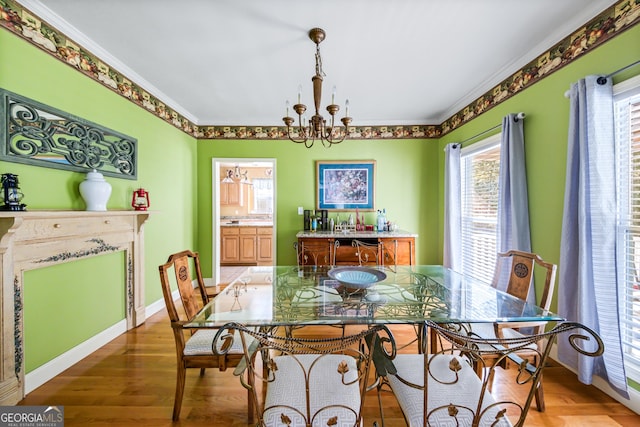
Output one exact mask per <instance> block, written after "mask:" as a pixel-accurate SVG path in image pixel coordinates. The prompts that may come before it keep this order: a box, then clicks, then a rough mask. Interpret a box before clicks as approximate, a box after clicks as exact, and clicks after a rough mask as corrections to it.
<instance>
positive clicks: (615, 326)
mask: <svg viewBox="0 0 640 427" xmlns="http://www.w3.org/2000/svg"><path fill="white" fill-rule="evenodd" d="M597 79H598V77H597V76H588V77H586V78H585V79H582V80H580V81H579V82H577V83H575V84H573V85H572V86H571V90H570V115H569V138H568V144H567V176H566V184H565V185H566V188H565V198H564V214H563V219H562V240H561V246H560V275H559V276H560V277H559V290H558V313H559V314H560V315H562V316H563V317H565V318H567V319H568V320H571V321H577V322H580V323H582V324H584V325H586V326H588V327H590V328H592V329H593V330H595V331H596V332H598V333H599V335H600V337H601V338H602V340H603V341H604V345H605V353H604V354H603V355H602V356H601V357H597V358H592V357H588V356H583V355H581V354H579V353H577V352H576V351H574V350H573V349H572V347H571V346H570V344H569V343H568V341H567V339H566V337H561V339H559V341H558V357H559V359H560V361H561V362H563V363H565V364H567V365H569V366H571V367H572V368H574V369H576V370H577V371H578V378H579V379H580V381H582V382H583V383H585V384H591V382H592V379H593V376H594V375H597V376H599V377H601V378H603V379H605V380H607V381H608V382H609V384H610V385H611V387H612V388H613V389H615V390H616V391H617V392H618V393H620V394H621V395H622V396H624V397H626V398H628V392H627V381H626V374H625V370H624V363H623V357H622V345H621V342H620V327H619V317H618V294H617V289H618V287H617V283H616V281H617V280H616V279H617V277H616V188H615V185H616V184H615V167H616V165H615V145H614V117H613V91H612V85H611V79H606V80H607V81H606V83H605V84H599V83H598V82H597ZM591 344H592V343H588V342H587V343H584V346H585V348H588V349H589V350H591V349H592V348H590V346H591Z"/></svg>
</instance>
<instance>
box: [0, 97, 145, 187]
mask: <svg viewBox="0 0 640 427" xmlns="http://www.w3.org/2000/svg"><path fill="white" fill-rule="evenodd" d="M0 97H1V105H0V115H1V116H0V160H4V161H7V162H15V163H25V164H29V165H34V166H43V167H48V168H55V169H65V170H71V171H76V172H89V171H91V170H92V169H96V170H98V171H99V172H101V173H102V174H104V175H107V176H112V177H115V178H125V179H136V176H137V155H138V152H137V146H138V141H137V139H135V138H132V137H130V136H127V135H123V134H121V133H119V132H116V131H114V130H111V129H108V128H106V127H104V126H100V125H98V124H96V123H92V122H90V121H88V120H85V119H81V118H79V117H76V116H73V115H71V114H68V113H65V112H63V111H60V110H58V109H56V108H53V107H49V106H47V105H44V104H41V103H39V102H37V101H34V100H32V99H29V98H25V97H23V96H20V95H18V94H15V93H12V92H9V91H7V90H4V89H2V88H0Z"/></svg>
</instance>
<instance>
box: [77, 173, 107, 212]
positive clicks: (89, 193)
mask: <svg viewBox="0 0 640 427" xmlns="http://www.w3.org/2000/svg"><path fill="white" fill-rule="evenodd" d="M80 195H81V196H82V198H83V199H84V202H85V203H86V205H87V210H88V211H106V210H107V201H108V200H109V196H111V184H109V183H108V182H107V181H105V179H104V176H102V174H101V173H100V172H97V171H96V170H95V169H94V170H92V171H91V172H89V173H87V177H86V178H85V180H84V181H82V182H81V183H80Z"/></svg>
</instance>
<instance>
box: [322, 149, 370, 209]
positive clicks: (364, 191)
mask: <svg viewBox="0 0 640 427" xmlns="http://www.w3.org/2000/svg"><path fill="white" fill-rule="evenodd" d="M375 173H376V161H375V160H352V161H324V160H317V161H316V208H317V209H327V210H354V209H356V208H358V209H360V210H363V211H372V210H374V200H375V189H376V186H375Z"/></svg>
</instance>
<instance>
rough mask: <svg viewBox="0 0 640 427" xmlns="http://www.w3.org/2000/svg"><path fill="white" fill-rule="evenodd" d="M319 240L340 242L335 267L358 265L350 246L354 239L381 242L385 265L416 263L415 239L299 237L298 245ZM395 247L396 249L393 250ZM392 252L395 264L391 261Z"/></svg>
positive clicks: (354, 250)
mask: <svg viewBox="0 0 640 427" xmlns="http://www.w3.org/2000/svg"><path fill="white" fill-rule="evenodd" d="M319 239H323V240H328V241H329V242H334V241H335V240H338V241H339V242H340V245H339V246H338V249H337V250H336V265H357V264H358V263H359V261H358V252H357V250H356V248H355V247H353V245H352V242H353V240H354V239H357V240H361V241H363V242H365V243H377V242H382V244H383V247H384V254H383V257H384V264H385V265H393V264H397V265H414V264H415V263H416V239H415V237H404V236H403V237H395V236H393V237H353V236H351V237H328V236H322V235H318V237H299V238H298V244H301V243H302V242H310V241H316V242H317V241H318V240H319ZM396 245H397V246H396ZM396 247H397V249H396V250H394V248H396ZM394 252H395V256H396V262H394V260H393V256H394V255H393V253H394Z"/></svg>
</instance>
